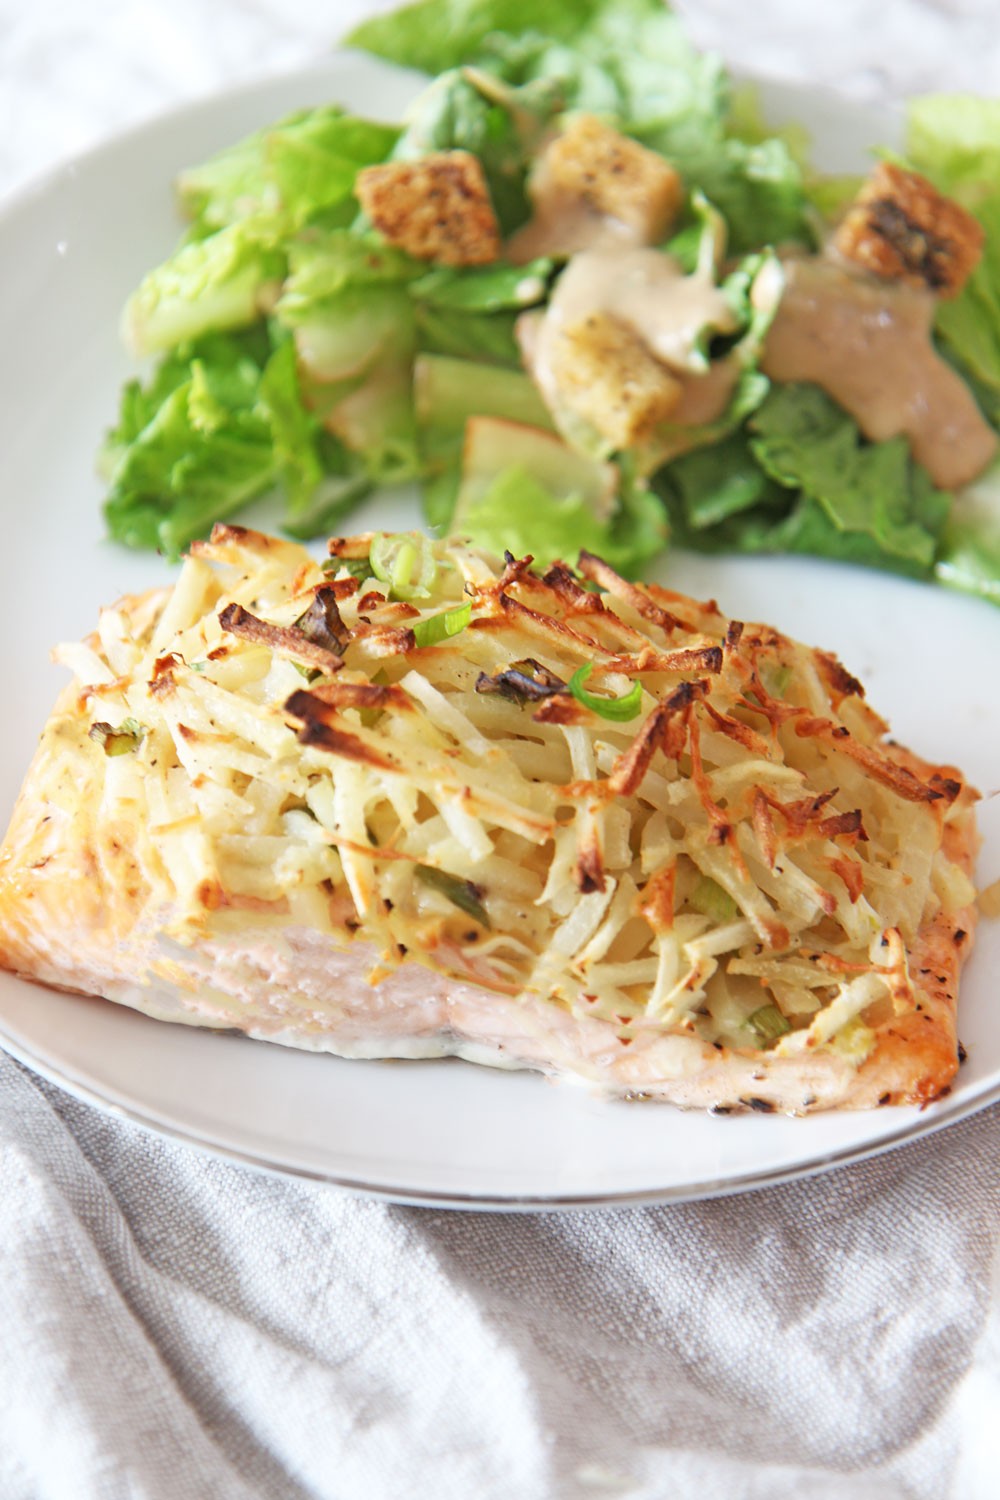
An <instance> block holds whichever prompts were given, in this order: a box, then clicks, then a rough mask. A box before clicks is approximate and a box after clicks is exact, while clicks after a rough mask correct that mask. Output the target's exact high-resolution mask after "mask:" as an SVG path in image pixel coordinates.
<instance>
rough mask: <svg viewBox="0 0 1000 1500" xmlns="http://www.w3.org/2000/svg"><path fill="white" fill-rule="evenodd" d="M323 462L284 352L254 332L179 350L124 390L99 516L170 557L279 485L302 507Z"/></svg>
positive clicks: (127, 538) (118, 535) (290, 357)
mask: <svg viewBox="0 0 1000 1500" xmlns="http://www.w3.org/2000/svg"><path fill="white" fill-rule="evenodd" d="M327 466H328V460H327V456H325V453H324V444H322V441H321V434H319V426H318V423H316V420H315V419H313V417H312V416H310V414H309V413H307V411H306V410H304V407H303V404H301V399H300V393H298V378H297V372H295V360H294V351H292V347H291V344H289V342H286V341H283V342H279V344H277V347H273V345H271V341H270V339H268V336H267V333H265V332H264V330H262V327H258V329H252V330H249V332H247V333H243V335H228V336H226V335H213V336H210V338H205V339H202V341H199V342H195V344H192V345H186V347H181V348H178V350H177V353H175V354H172V356H171V359H169V360H166V362H165V363H163V365H162V366H160V369H159V371H157V372H156V374H154V377H153V378H151V381H150V383H148V384H147V386H141V384H139V383H138V381H133V383H130V384H129V386H127V387H126V390H124V395H123V402H121V414H120V422H118V425H117V428H115V429H114V431H112V432H109V434H108V438H106V441H105V447H103V452H102V469H103V472H105V474H106V477H108V483H109V492H108V498H106V502H105V519H106V522H108V529H109V532H111V535H112V537H114V538H115V540H117V541H123V543H126V544H127V546H145V547H159V549H160V550H162V552H165V553H166V555H168V556H177V555H178V553H180V550H181V549H183V547H184V546H186V544H187V543H189V541H190V540H193V537H198V535H202V534H204V532H205V531H208V529H210V528H211V525H213V522H214V520H219V519H223V517H225V516H229V514H232V511H235V510H238V508H240V507H241V505H244V504H246V502H247V501H249V499H253V498H255V496H256V495H261V493H264V492H265V490H270V489H273V487H274V486H276V484H279V483H283V484H285V487H286V493H288V496H289V504H291V510H292V514H295V513H300V511H303V510H304V507H306V504H307V502H309V501H310V498H312V495H313V492H315V489H316V486H318V483H319V480H321V477H322V474H324V472H325V468H327Z"/></svg>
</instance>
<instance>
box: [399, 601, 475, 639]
mask: <svg viewBox="0 0 1000 1500" xmlns="http://www.w3.org/2000/svg"><path fill="white" fill-rule="evenodd" d="M471 619H472V604H471V603H469V604H459V605H458V606H457V608H455V609H446V610H445V611H444V613H443V614H440V615H428V616H427V618H426V619H425V620H417V622H416V624H415V625H414V626H413V639H414V640H415V641H416V643H417V645H418V646H436V645H437V644H438V642H439V641H446V640H447V639H448V638H449V636H453V635H458V633H459V631H461V630H464V629H465V627H466V625H468V623H469V621H470V620H471Z"/></svg>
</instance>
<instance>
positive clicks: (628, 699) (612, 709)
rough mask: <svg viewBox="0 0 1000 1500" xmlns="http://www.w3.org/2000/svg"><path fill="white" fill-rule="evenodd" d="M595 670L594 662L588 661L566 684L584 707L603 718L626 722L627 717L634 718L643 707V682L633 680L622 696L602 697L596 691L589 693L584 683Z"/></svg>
mask: <svg viewBox="0 0 1000 1500" xmlns="http://www.w3.org/2000/svg"><path fill="white" fill-rule="evenodd" d="M592 671H593V663H592V662H589V661H588V662H587V663H586V664H585V665H584V666H582V667H578V668H577V670H576V671H575V672H574V673H573V675H572V677H571V678H570V680H569V682H568V683H567V684H566V686H567V687H568V688H569V690H570V692H571V693H572V694H573V697H574V698H575V699H576V700H577V702H579V703H582V704H583V706H584V708H589V709H591V710H592V712H593V713H595V714H600V716H601V718H602V719H614V720H615V721H616V722H617V723H624V722H625V720H626V719H634V718H635V716H636V714H638V713H639V712H640V710H641V708H642V683H641V682H633V684H632V686H631V687H630V688H629V690H628V692H627V693H625V695H624V696H623V697H621V698H602V697H600V696H598V695H597V694H596V693H588V692H587V690H586V689H585V687H584V683H585V682H586V680H587V678H588V677H589V676H590V674H591V672H592Z"/></svg>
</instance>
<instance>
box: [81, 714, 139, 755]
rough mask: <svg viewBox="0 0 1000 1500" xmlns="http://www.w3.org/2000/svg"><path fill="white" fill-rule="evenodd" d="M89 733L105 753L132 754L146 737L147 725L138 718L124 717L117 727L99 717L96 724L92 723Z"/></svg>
mask: <svg viewBox="0 0 1000 1500" xmlns="http://www.w3.org/2000/svg"><path fill="white" fill-rule="evenodd" d="M88 733H89V735H90V738H91V739H92V740H96V741H97V743H98V744H99V745H100V746H101V748H102V749H103V751H104V753H105V755H132V754H133V753H134V752H135V751H136V750H138V748H139V746H140V745H141V744H142V742H143V740H144V739H145V736H146V726H145V724H140V723H139V720H138V719H122V721H121V723H120V724H119V725H118V728H117V729H116V728H115V727H114V726H113V725H111V724H105V723H104V721H103V720H100V719H99V720H98V721H97V723H96V724H91V726H90V729H89V731H88Z"/></svg>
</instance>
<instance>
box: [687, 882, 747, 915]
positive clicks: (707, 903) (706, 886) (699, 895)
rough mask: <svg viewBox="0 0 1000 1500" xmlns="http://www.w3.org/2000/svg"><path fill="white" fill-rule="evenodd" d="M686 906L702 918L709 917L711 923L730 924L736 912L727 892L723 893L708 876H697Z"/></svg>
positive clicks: (736, 908) (736, 909)
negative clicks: (690, 907) (698, 913)
mask: <svg viewBox="0 0 1000 1500" xmlns="http://www.w3.org/2000/svg"><path fill="white" fill-rule="evenodd" d="M688 905H689V906H693V907H694V909H695V911H700V912H701V914H702V916H703V917H711V918H712V920H713V922H732V921H733V919H734V918H735V916H736V914H737V911H738V907H737V905H736V902H735V901H734V900H733V898H732V896H731V895H730V894H729V892H728V891H724V890H723V889H722V886H721V885H719V883H718V881H715V880H713V879H712V877H711V876H710V875H699V877H698V879H697V880H696V881H695V884H694V889H693V890H692V892H691V894H690V896H689V897H688Z"/></svg>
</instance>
